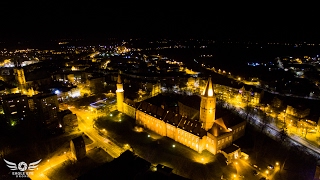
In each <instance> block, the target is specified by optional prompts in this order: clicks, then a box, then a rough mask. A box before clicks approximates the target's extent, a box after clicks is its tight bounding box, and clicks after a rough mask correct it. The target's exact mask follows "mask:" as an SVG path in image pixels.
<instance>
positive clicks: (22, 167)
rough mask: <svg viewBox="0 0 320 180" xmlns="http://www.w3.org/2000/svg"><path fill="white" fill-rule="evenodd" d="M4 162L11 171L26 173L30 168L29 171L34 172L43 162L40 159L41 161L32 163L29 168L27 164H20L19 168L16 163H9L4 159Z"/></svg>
mask: <svg viewBox="0 0 320 180" xmlns="http://www.w3.org/2000/svg"><path fill="white" fill-rule="evenodd" d="M3 160H4V162H6V164H7V166H8V167H9V168H10V170H11V171H15V170H18V169H19V170H20V171H25V170H27V168H28V170H34V169H35V168H37V167H38V165H39V163H40V161H41V159H40V160H38V161H36V162H32V163H30V164H29V166H27V164H26V163H25V162H20V163H19V164H18V166H17V164H16V163H13V162H10V161H7V160H5V159H3Z"/></svg>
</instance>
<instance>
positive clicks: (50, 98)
mask: <svg viewBox="0 0 320 180" xmlns="http://www.w3.org/2000/svg"><path fill="white" fill-rule="evenodd" d="M30 101H31V102H30V104H33V106H34V111H35V113H37V115H38V117H39V118H41V120H42V122H43V123H44V124H46V125H50V124H57V123H58V111H59V103H58V98H57V95H56V94H46V93H41V94H37V95H34V96H32V100H30ZM32 101H33V102H32Z"/></svg>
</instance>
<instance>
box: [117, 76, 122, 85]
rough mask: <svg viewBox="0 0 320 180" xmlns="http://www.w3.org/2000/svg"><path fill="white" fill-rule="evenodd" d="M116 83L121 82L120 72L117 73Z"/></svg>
mask: <svg viewBox="0 0 320 180" xmlns="http://www.w3.org/2000/svg"><path fill="white" fill-rule="evenodd" d="M117 83H118V84H121V83H122V82H121V77H120V74H118V80H117Z"/></svg>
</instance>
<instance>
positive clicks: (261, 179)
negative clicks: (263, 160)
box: [259, 177, 267, 180]
mask: <svg viewBox="0 0 320 180" xmlns="http://www.w3.org/2000/svg"><path fill="white" fill-rule="evenodd" d="M259 180H267V178H265V177H262V178H260V179H259Z"/></svg>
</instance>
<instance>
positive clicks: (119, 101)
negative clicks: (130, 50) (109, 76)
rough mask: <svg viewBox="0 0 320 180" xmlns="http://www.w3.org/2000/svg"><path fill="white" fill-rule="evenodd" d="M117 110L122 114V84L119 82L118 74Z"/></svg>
mask: <svg viewBox="0 0 320 180" xmlns="http://www.w3.org/2000/svg"><path fill="white" fill-rule="evenodd" d="M116 93H117V108H118V111H119V112H123V101H124V94H123V84H122V82H121V77H120V74H119V75H118V80H117V90H116Z"/></svg>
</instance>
